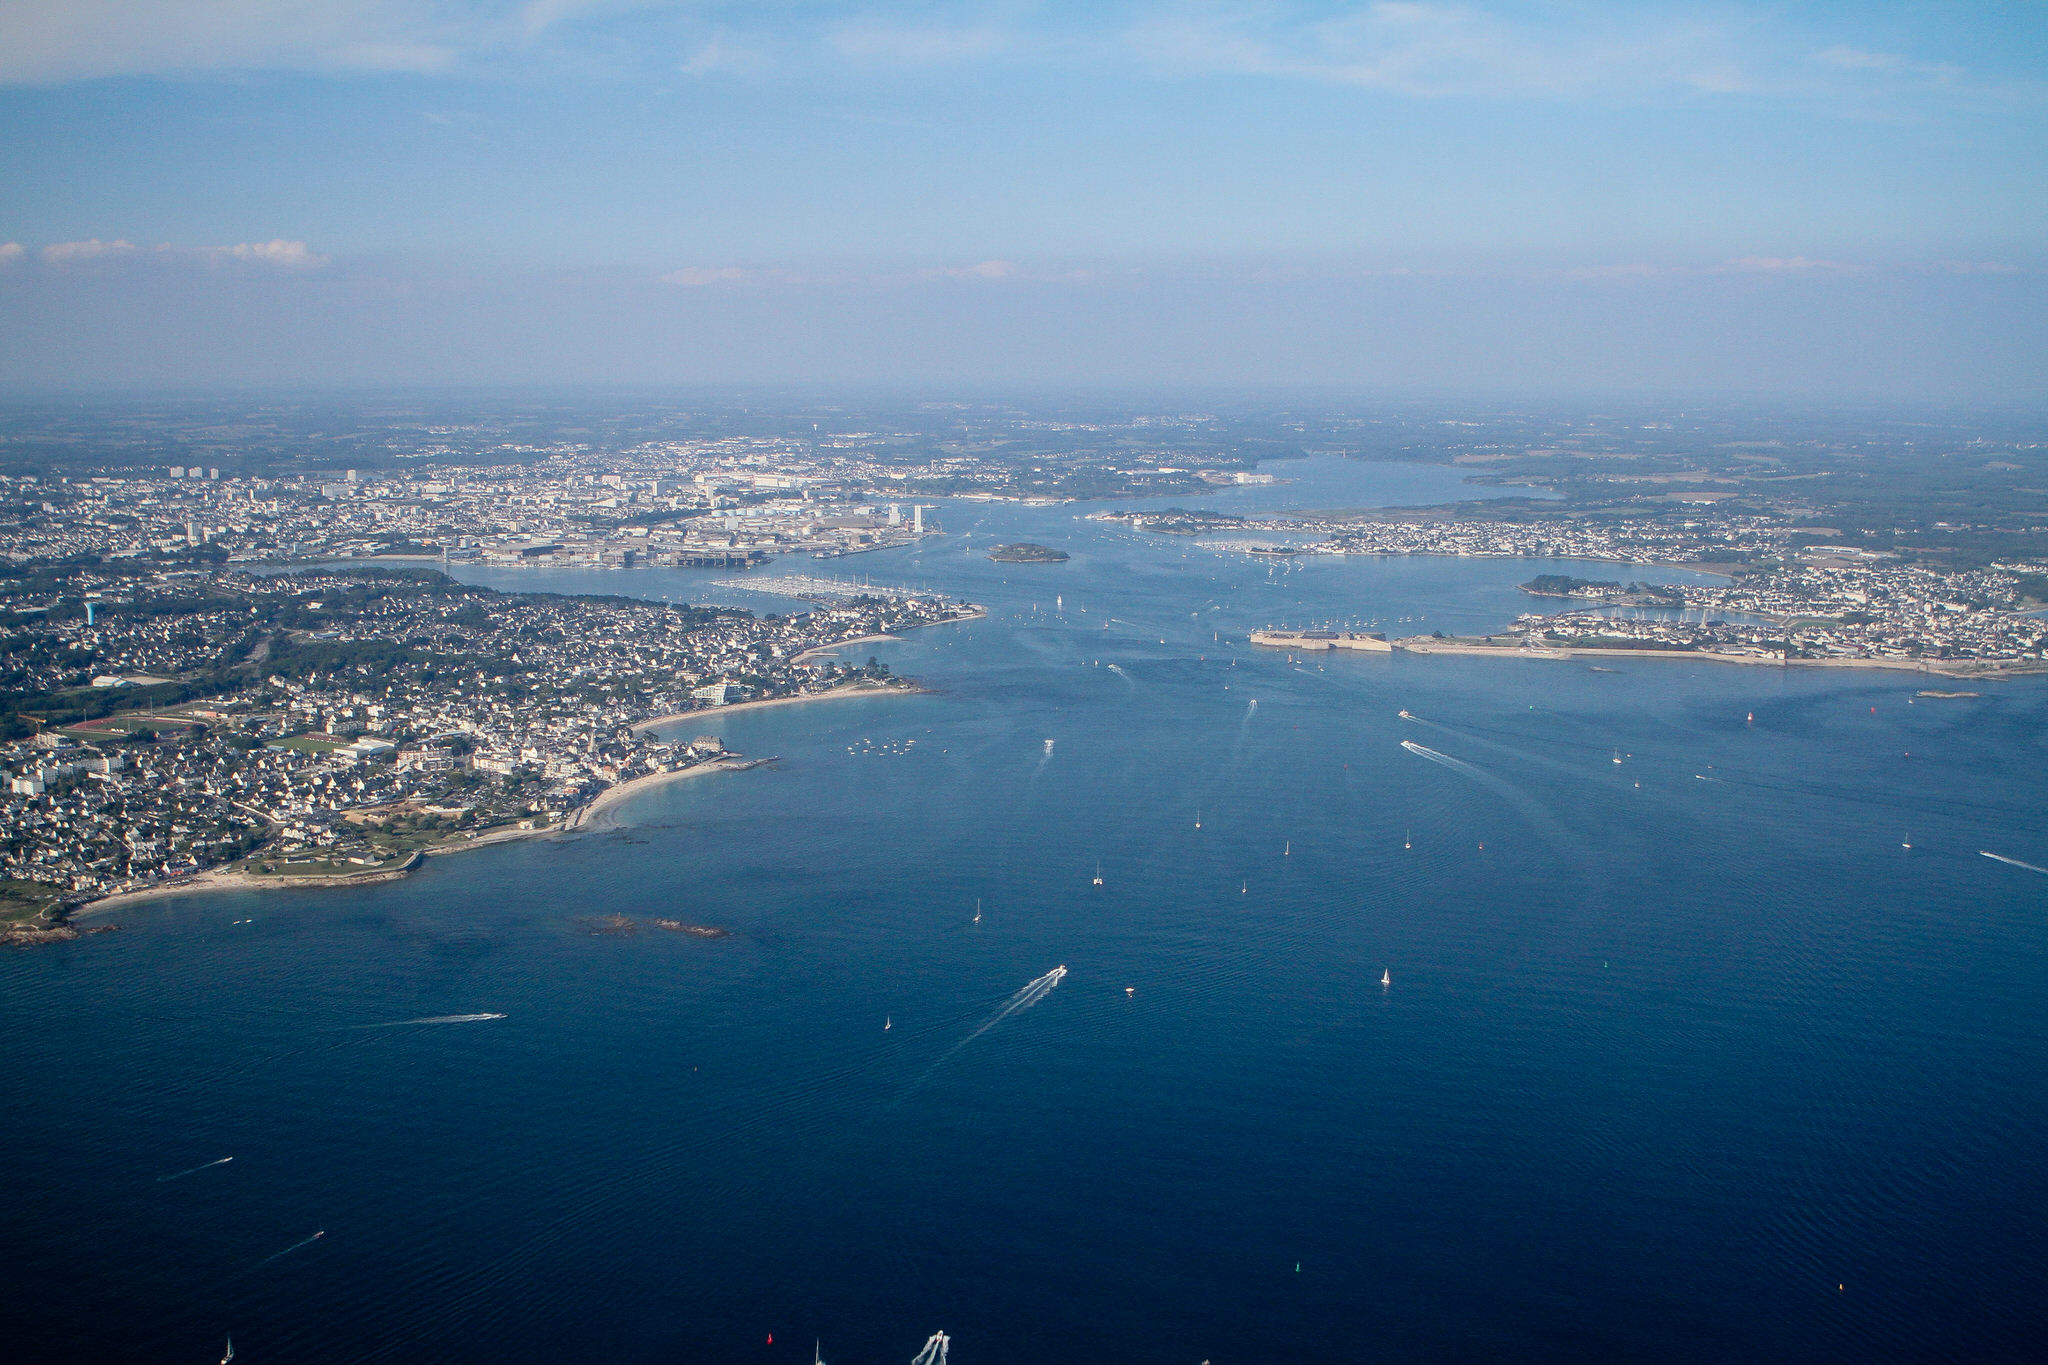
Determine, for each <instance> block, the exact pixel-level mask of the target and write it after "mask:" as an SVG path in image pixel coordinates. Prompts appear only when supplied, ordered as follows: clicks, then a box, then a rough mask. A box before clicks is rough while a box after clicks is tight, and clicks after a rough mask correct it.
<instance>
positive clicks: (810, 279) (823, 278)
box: [657, 260, 1102, 289]
mask: <svg viewBox="0 0 2048 1365" xmlns="http://www.w3.org/2000/svg"><path fill="white" fill-rule="evenodd" d="M657 278H658V279H660V281H661V282H662V283H663V284H673V285H679V286H681V287H682V288H685V289H703V288H707V287H713V286H729V287H742V286H753V287H783V288H786V287H790V286H825V287H835V286H836V287H874V286H900V285H918V284H946V283H953V284H969V285H975V284H1000V283H1004V282H1014V283H1020V284H1023V283H1029V284H1080V283H1085V282H1087V281H1090V280H1096V279H1100V278H1102V272H1101V271H1099V270H1090V269H1076V268H1053V269H1038V268H1032V267H1027V266H1023V265H1019V264H1018V263H1017V262H1015V261H1005V260H986V261H976V262H974V263H973V264H972V265H926V266H889V265H874V266H860V265H846V266H836V267H825V268H819V269H809V270H803V269H789V268H784V267H776V266H743V265H718V266H703V265H692V266H685V267H683V268H682V269H680V270H671V271H669V272H668V273H666V274H664V275H661V276H658V277H657Z"/></svg>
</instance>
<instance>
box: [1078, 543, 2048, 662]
mask: <svg viewBox="0 0 2048 1365" xmlns="http://www.w3.org/2000/svg"><path fill="white" fill-rule="evenodd" d="M1098 515H1099V516H1100V517H1101V518H1102V519H1104V520H1109V521H1116V522H1120V523H1123V524H1125V525H1129V526H1135V527H1138V528H1139V529H1142V530H1148V531H1154V532H1158V533H1161V534H1171V535H1187V536H1198V537H1201V538H1202V539H1203V542H1204V543H1206V544H1209V545H1212V546H1216V547H1219V548H1225V549H1235V550H1239V551H1242V552H1244V553H1247V554H1253V555H1266V556H1272V557H1280V558H1290V557H1293V556H1297V555H1412V554H1426V555H1454V556H1466V557H1484V558H1499V559H1574V560H1596V561H1597V560H1605V561H1611V562H1615V563H1620V564H1627V565H1631V566H1642V567H1649V566H1655V565H1665V566H1672V567H1680V568H1697V569H1703V570H1709V571H1712V572H1715V573H1717V574H1721V575H1726V576H1728V578H1729V581H1727V582H1725V583H1711V584H1710V583H1698V582H1686V583H1669V584H1658V585H1651V586H1646V585H1644V584H1640V583H1634V582H1631V583H1629V584H1628V585H1626V586H1624V585H1623V584H1622V583H1621V582H1620V581H1618V580H1616V581H1611V582H1609V581H1595V580H1587V579H1577V578H1569V577H1553V578H1551V579H1549V580H1546V579H1543V578H1539V579H1536V580H1532V581H1531V582H1530V583H1528V584H1525V585H1524V589H1525V591H1528V592H1530V593H1531V594H1532V595H1535V596H1539V597H1553V598H1562V599H1565V600H1567V601H1571V602H1573V603H1574V606H1573V608H1572V609H1571V610H1567V611H1561V612H1527V613H1523V614H1521V615H1519V616H1517V617H1516V618H1515V621H1514V623H1513V625H1512V626H1509V627H1505V628H1503V630H1502V631H1500V632H1499V633H1498V634H1496V635H1492V636H1487V637H1482V638H1478V639H1466V640H1451V639H1446V638H1444V637H1441V636H1439V637H1435V638H1427V637H1424V638H1417V639H1411V640H1405V641H1400V642H1398V643H1399V644H1400V645H1401V646H1402V647H1404V648H1408V649H1411V650H1416V651H1421V652H1450V651H1459V650H1473V649H1477V650H1488V651H1490V650H1498V649H1501V648H1519V649H1525V650H1533V651H1539V652H1550V653H1555V652H1558V651H1562V650H1571V651H1579V652H1585V651H1605V650H1625V651H1648V652H1650V653H1657V652H1675V653H1692V654H1698V655H1703V656H1706V657H1725V658H1730V659H1744V660H1750V659H1756V660H1777V661H1780V662H1842V663H1862V664H1881V665H1889V666H1896V667H1910V668H1921V669H1925V670H1927V671H1930V672H1943V673H1960V674H1982V673H1986V672H2034V671H2042V670H2048V622H2044V621H2043V620H2042V619H2041V617H2040V616H2039V615H2037V614H2036V613H2038V612H2039V610H2040V609H2041V608H2042V607H2044V606H2048V561H2042V560H2034V559H2025V560H2000V561H1994V562H1993V563H1991V564H1989V565H1987V566H1985V567H1982V568H1971V569H1945V568H1939V567H1935V566H1933V565H1932V564H1929V563H1927V562H1923V561H1921V560H1917V559H1913V560H1909V559H1907V558H1905V557H1903V556H1902V555H1900V554H1899V553H1897V552H1895V551H1885V550H1870V549H1865V548H1861V547H1858V546H1853V545H1828V544H1812V543H1805V542H1804V541H1802V540H1801V539H1800V538H1799V536H1798V534H1797V528H1794V527H1792V526H1789V525H1787V524H1785V523H1784V522H1783V521H1780V520H1774V519H1771V518H1768V517H1763V516H1757V515H1728V514H1724V513H1718V512H1716V511H1714V510H1712V509H1704V508H1703V509H1700V510H1698V511H1696V512H1693V513H1690V514H1688V515H1686V516H1684V517H1683V518H1680V519H1677V520H1675V521H1674V520H1654V521H1652V520H1639V521H1629V522H1619V523H1597V522H1589V521H1573V520H1567V519H1559V520H1558V521H1556V522H1534V523H1529V522H1510V521H1497V520H1489V519H1486V518H1484V517H1483V516H1480V515H1475V514H1470V513H1468V514H1464V515H1454V516H1448V517H1444V518H1442V519H1436V520H1430V521H1426V522H1424V521H1410V520H1376V519H1375V520H1361V519H1357V518H1341V519H1337V518H1329V517H1318V516H1286V517H1268V518H1258V519H1247V518H1242V517H1232V516H1225V515H1219V514H1216V513H1211V512H1203V511H1199V510H1189V509H1186V508H1170V509H1164V510H1159V511H1135V512H1130V511H1125V512H1108V513H1100V514H1098ZM1645 608H1648V609H1649V610H1644V609H1645ZM1674 613H1675V614H1674ZM1265 634H1266V635H1267V636H1268V638H1267V639H1265V640H1260V641H1257V642H1259V643H1267V644H1291V645H1296V646H1299V645H1301V644H1303V643H1304V640H1303V639H1302V637H1301V636H1300V635H1299V633H1298V632H1287V631H1284V630H1273V631H1268V632H1265ZM1365 634H1369V632H1356V631H1350V632H1339V631H1333V630H1329V629H1324V630H1319V631H1315V633H1313V634H1312V635H1310V636H1308V637H1307V638H1308V640H1312V641H1313V640H1320V641H1329V640H1335V639H1339V638H1346V637H1350V636H1363V635H1365ZM1311 647H1322V648H1329V647H1333V646H1331V645H1329V644H1324V645H1321V646H1311ZM1343 647H1353V648H1369V647H1371V646H1369V645H1366V644H1363V643H1359V644H1353V645H1348V646H1343Z"/></svg>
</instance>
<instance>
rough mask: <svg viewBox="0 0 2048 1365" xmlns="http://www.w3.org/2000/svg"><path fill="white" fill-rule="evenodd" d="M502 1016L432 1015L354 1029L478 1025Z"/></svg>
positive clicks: (360, 1025) (361, 1025)
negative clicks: (421, 1025) (429, 1025)
mask: <svg viewBox="0 0 2048 1365" xmlns="http://www.w3.org/2000/svg"><path fill="white" fill-rule="evenodd" d="M504 1017H505V1016H504V1015H502V1014H432V1015H428V1016H427V1017H426V1018H425V1019H394V1020H392V1021H391V1022H390V1023H388V1024H357V1025H355V1026H354V1027H356V1028H407V1027H409V1026H411V1025H413V1024H480V1023H482V1022H483V1021H484V1020H486V1019H503V1018H504Z"/></svg>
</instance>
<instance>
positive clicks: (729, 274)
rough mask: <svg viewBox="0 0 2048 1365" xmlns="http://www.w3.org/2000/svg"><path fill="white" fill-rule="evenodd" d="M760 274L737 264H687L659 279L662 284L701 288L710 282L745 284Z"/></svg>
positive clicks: (757, 277)
mask: <svg viewBox="0 0 2048 1365" xmlns="http://www.w3.org/2000/svg"><path fill="white" fill-rule="evenodd" d="M760 275H761V272H759V271H753V270H748V269H746V268H744V267H742V266H737V265H719V266H702V265H687V266H684V267H683V268H682V269H681V270H671V271H669V272H668V274H666V275H663V276H662V277H661V281H662V283H663V284H679V285H681V286H683V287H684V288H685V289H702V288H703V287H704V286H706V285H711V284H746V283H749V282H751V281H754V280H757V279H759V278H760Z"/></svg>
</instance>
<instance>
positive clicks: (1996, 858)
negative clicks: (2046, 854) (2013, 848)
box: [1977, 848, 2048, 877]
mask: <svg viewBox="0 0 2048 1365" xmlns="http://www.w3.org/2000/svg"><path fill="white" fill-rule="evenodd" d="M1977 852H1978V854H1979V855H1980V856H1982V857H1986V858H1989V859H1991V861H1993V862H1995V863H2005V864H2007V865H2009V866H2012V867H2024V868H2025V869H2026V870H2027V871H2029V872H2038V873H2040V874H2041V875H2042V876H2044V877H2048V867H2036V866H2034V865H2033V864H2032V863H2023V862H2021V861H2020V860H2019V859H2018V858H2008V857H2006V856H2005V855H2004V854H2003V853H1993V852H1992V851H1991V850H1989V849H1985V848H1980V849H1978V850H1977Z"/></svg>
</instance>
